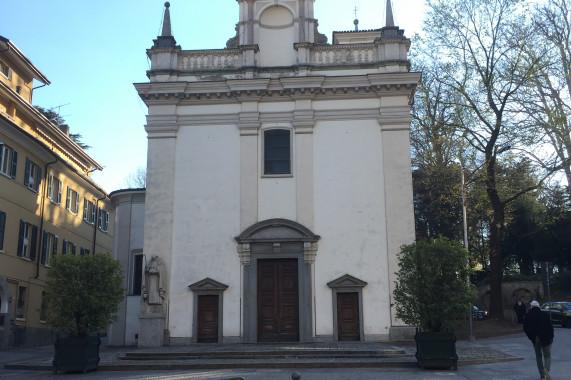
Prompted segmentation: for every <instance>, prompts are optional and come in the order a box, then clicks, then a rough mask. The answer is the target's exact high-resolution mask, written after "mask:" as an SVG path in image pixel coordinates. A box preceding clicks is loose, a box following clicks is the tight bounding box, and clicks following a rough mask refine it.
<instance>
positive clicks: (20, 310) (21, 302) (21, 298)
mask: <svg viewBox="0 0 571 380" xmlns="http://www.w3.org/2000/svg"><path fill="white" fill-rule="evenodd" d="M25 304H26V287H24V286H19V287H18V303H17V304H16V318H17V319H24V306H25Z"/></svg>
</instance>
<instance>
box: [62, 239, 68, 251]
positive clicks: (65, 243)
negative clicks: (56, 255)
mask: <svg viewBox="0 0 571 380" xmlns="http://www.w3.org/2000/svg"><path fill="white" fill-rule="evenodd" d="M61 253H62V255H67V240H65V239H63V246H62V247H61Z"/></svg>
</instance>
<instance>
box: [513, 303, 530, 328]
mask: <svg viewBox="0 0 571 380" xmlns="http://www.w3.org/2000/svg"><path fill="white" fill-rule="evenodd" d="M513 310H514V312H515V315H516V316H517V324H518V325H521V324H522V323H523V318H524V317H525V312H526V311H527V309H526V307H525V304H524V303H523V302H522V301H521V298H520V299H518V300H517V301H515V302H514V307H513Z"/></svg>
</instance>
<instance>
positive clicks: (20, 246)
mask: <svg viewBox="0 0 571 380" xmlns="http://www.w3.org/2000/svg"><path fill="white" fill-rule="evenodd" d="M25 229H26V222H24V220H20V234H19V236H18V256H20V257H22V251H23V250H24V230H25Z"/></svg>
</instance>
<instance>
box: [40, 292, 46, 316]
mask: <svg viewBox="0 0 571 380" xmlns="http://www.w3.org/2000/svg"><path fill="white" fill-rule="evenodd" d="M45 321H46V292H45V291H42V303H41V304H40V322H45Z"/></svg>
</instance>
